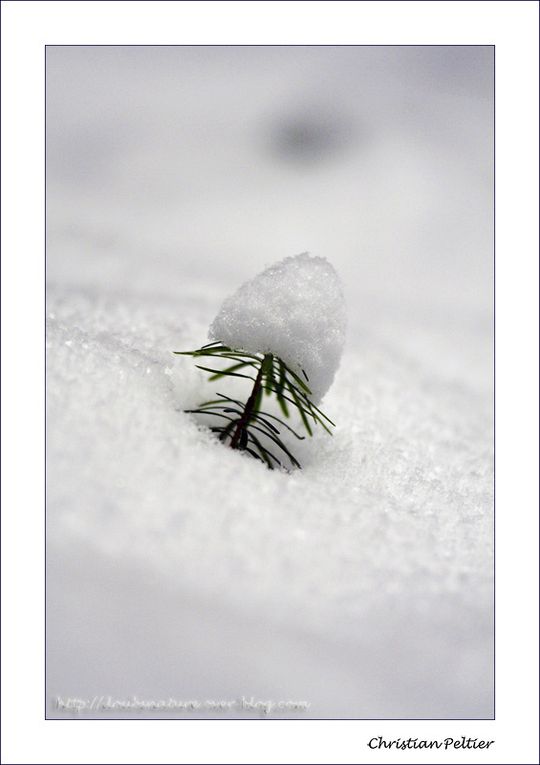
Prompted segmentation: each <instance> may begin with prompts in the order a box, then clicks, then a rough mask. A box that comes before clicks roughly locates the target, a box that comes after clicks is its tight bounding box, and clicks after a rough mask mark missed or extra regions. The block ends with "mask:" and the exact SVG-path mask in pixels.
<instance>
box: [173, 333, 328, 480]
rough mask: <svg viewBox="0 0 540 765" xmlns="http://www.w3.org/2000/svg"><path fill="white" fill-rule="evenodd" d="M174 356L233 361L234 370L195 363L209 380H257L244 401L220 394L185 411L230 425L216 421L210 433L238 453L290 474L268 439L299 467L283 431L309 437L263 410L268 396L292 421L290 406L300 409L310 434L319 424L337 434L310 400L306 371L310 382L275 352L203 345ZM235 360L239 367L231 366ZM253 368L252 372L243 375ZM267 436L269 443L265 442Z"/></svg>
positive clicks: (303, 422)
mask: <svg viewBox="0 0 540 765" xmlns="http://www.w3.org/2000/svg"><path fill="white" fill-rule="evenodd" d="M173 353H175V354H177V355H179V356H192V357H193V358H196V359H198V358H201V357H211V358H212V360H224V361H228V362H229V366H224V367H223V368H222V369H219V368H218V369H216V368H211V367H206V366H202V365H200V364H196V367H197V368H198V369H201V370H203V371H204V372H208V373H209V374H210V377H209V381H210V382H213V381H214V380H222V379H224V378H226V377H240V378H244V379H246V380H251V381H252V382H253V387H252V390H251V393H250V395H249V397H248V399H247V401H246V402H245V403H243V402H242V401H240V400H238V399H235V398H230V397H229V396H226V395H224V394H222V393H218V394H217V395H218V396H219V398H217V399H212V400H211V401H206V402H205V403H203V404H201V405H200V406H199V407H197V409H186V410H185V411H186V412H187V413H189V414H195V415H208V416H212V417H215V418H219V419H220V420H225V421H226V424H225V423H224V424H222V425H220V424H219V423H216V424H215V425H212V427H210V430H211V431H212V432H213V433H215V434H216V435H217V436H218V438H219V440H220V441H222V442H223V443H227V442H228V446H230V447H231V448H233V449H237V450H239V451H243V452H246V453H247V454H249V455H250V456H252V457H253V458H254V459H256V460H258V461H260V462H263V463H264V464H265V465H266V466H267V467H268V468H269V469H270V470H274V469H275V468H276V467H278V468H281V469H283V470H287V466H286V465H284V464H283V462H282V461H281V460H280V459H279V458H278V457H276V455H275V454H274V453H273V451H270V450H269V448H268V446H267V445H266V441H268V442H270V444H274V445H275V446H277V447H278V449H279V450H280V451H281V452H283V454H285V455H286V457H287V458H288V461H289V463H290V465H291V466H292V467H297V468H300V467H301V465H300V463H299V462H298V460H297V459H296V457H295V456H294V455H293V454H292V453H291V451H290V449H289V448H288V447H287V446H286V445H285V443H284V442H283V441H282V439H281V430H280V428H285V429H286V430H288V431H289V432H290V433H292V434H293V435H294V436H295V437H296V438H297V439H300V440H303V439H305V436H302V435H300V434H299V433H297V432H296V430H294V429H293V428H292V427H291V426H290V425H288V424H287V423H286V422H284V421H283V420H282V419H280V418H279V417H277V416H276V415H275V414H271V413H270V412H267V411H263V410H262V409H261V405H262V400H263V396H264V394H265V393H266V397H268V398H270V397H273V398H274V399H275V401H276V402H277V404H278V406H279V408H280V410H281V413H282V414H283V416H284V417H286V418H287V419H289V418H290V416H291V412H290V409H289V407H288V406H287V403H289V404H290V405H291V406H292V407H294V408H296V409H297V410H298V414H299V416H300V420H301V422H302V424H303V427H304V429H305V431H306V432H307V434H308V435H309V436H312V435H313V427H314V426H316V425H321V427H322V428H324V430H325V431H326V432H327V433H329V434H330V435H332V431H331V430H330V428H329V425H330V426H333V427H335V424H334V423H333V422H332V420H331V419H330V418H329V417H327V415H325V414H324V413H323V412H321V410H320V409H318V408H317V407H316V406H315V404H313V402H312V401H311V400H310V398H309V397H310V396H311V389H310V388H309V386H308V384H307V383H309V378H308V376H307V374H306V373H305V371H304V370H303V369H302V370H301V373H302V375H303V376H304V377H305V379H306V382H304V380H302V378H301V377H300V375H299V374H297V373H296V372H294V371H293V370H292V369H291V368H290V367H289V366H287V365H286V364H285V363H284V362H283V361H282V360H281V359H280V358H278V357H277V356H275V355H274V354H271V353H266V354H263V353H258V354H253V353H248V352H246V351H242V350H237V349H234V348H229V347H228V346H226V345H223V343H220V342H214V343H209V344H207V345H203V346H202V347H201V348H198V349H197V350H194V351H173ZM231 361H233V362H234V363H233V364H230V362H231ZM239 370H242V371H239ZM248 370H249V372H250V374H244V372H247V371H248ZM252 375H255V377H253V376H252ZM266 397H265V398H266ZM323 420H325V421H326V422H324V421H323ZM274 423H275V424H274ZM263 438H264V439H265V441H263V440H262V439H263Z"/></svg>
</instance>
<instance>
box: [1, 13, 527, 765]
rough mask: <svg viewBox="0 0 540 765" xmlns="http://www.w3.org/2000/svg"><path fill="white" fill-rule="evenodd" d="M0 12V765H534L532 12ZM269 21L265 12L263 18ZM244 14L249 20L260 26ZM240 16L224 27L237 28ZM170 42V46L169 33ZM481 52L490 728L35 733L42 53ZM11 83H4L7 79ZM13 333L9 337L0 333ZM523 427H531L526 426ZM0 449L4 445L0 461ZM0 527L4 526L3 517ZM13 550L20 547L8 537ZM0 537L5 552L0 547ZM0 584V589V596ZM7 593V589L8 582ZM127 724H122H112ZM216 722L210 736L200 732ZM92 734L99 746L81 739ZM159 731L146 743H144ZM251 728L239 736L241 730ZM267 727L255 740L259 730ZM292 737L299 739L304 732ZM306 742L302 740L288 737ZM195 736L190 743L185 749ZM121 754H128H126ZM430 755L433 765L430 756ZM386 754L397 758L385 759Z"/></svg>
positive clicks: (361, 725) (39, 729)
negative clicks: (0, 555) (371, 47)
mask: <svg viewBox="0 0 540 765" xmlns="http://www.w3.org/2000/svg"><path fill="white" fill-rule="evenodd" d="M231 5H233V6H234V5H235V4H228V3H218V4H212V3H205V4H201V3H198V4H177V3H164V4H160V3H153V4H151V9H150V8H149V7H148V6H147V5H146V4H143V3H138V4H128V3H106V4H101V3H89V4H85V3H69V4H68V3H56V4H55V3H35V4H34V3H9V2H8V3H4V4H3V6H2V10H3V35H4V37H3V46H2V49H3V51H2V53H3V60H2V64H3V66H2V71H3V78H4V80H3V88H2V91H3V99H4V102H3V114H4V119H5V125H4V129H3V133H2V135H3V147H2V148H3V188H4V195H3V200H4V209H3V240H2V245H3V248H2V251H3V301H2V305H3V328H4V329H3V332H4V334H3V349H4V352H5V354H6V355H5V359H4V372H5V373H6V377H5V381H4V382H3V388H2V390H3V407H4V420H3V428H4V429H5V430H4V431H3V440H4V460H5V463H4V468H3V478H4V481H3V492H4V493H3V500H4V502H3V508H4V520H3V522H4V524H5V528H4V531H5V533H4V537H3V538H4V544H5V545H6V547H5V550H4V565H5V566H8V565H9V566H10V582H9V589H7V590H6V591H5V592H4V603H5V606H6V618H5V620H4V624H5V625H6V623H7V625H8V626H9V627H10V628H11V627H13V628H15V629H16V632H15V630H14V632H7V634H6V636H5V639H4V641H3V648H4V662H5V664H4V678H3V681H4V683H5V686H4V693H5V696H4V711H5V715H6V719H5V728H4V730H5V731H8V730H9V732H10V735H9V734H8V735H9V738H8V736H5V741H6V740H7V743H5V749H4V761H6V762H32V761H33V762H74V761H80V762H98V761H109V762H113V761H116V762H125V761H133V762H153V761H158V762H178V761H184V762H211V761H214V762H253V761H257V760H258V761H266V762H279V761H289V762H290V761H296V762H306V761H312V762H317V761H318V762H333V761H342V762H356V761H366V762H395V761H401V760H403V761H409V762H418V761H426V762H428V761H429V762H433V761H447V762H456V761H460V762H474V761H479V762H524V763H528V762H535V761H536V757H537V754H536V751H535V747H536V741H537V729H536V721H537V708H536V702H537V693H536V688H535V685H534V681H535V679H536V677H537V675H538V673H537V664H536V656H537V651H536V645H537V634H536V625H537V619H536V616H535V604H536V603H537V597H536V593H535V591H534V587H535V582H536V571H537V566H536V541H537V536H538V535H537V529H536V523H537V522H536V518H537V502H536V498H535V492H536V483H537V482H536V476H537V464H538V460H537V439H536V437H535V428H536V423H537V420H538V417H537V408H536V406H537V405H536V387H537V385H536V370H537V364H536V363H535V350H536V348H537V342H536V339H535V337H534V336H533V333H534V331H535V329H533V327H534V328H536V324H537V321H536V316H537V313H536V304H537V303H536V285H537V246H536V242H535V238H536V233H537V226H536V221H535V217H536V216H535V214H536V211H537V209H538V204H537V202H538V199H537V183H536V170H537V166H538V162H537V148H536V146H537V141H536V135H537V113H538V110H537V102H536V96H537V82H535V81H534V80H535V79H536V70H537V66H536V63H537V38H536V30H537V6H536V4H533V3H511V4H507V3H465V4H461V3H434V4H431V3H418V4H414V3H374V4H369V3H368V4H357V3H354V4H353V3H344V4H338V3H332V4H331V5H326V4H320V3H317V4H313V3H286V4H281V3H269V4H267V3H258V4H256V5H255V4H251V3H250V4H248V3H239V4H236V7H235V8H233V7H231ZM267 8H268V10H269V12H266V10H267ZM261 17H262V18H263V19H264V24H262V23H261ZM240 20H241V21H240ZM171 28H173V29H174V40H171V36H170V31H168V30H170V29H171ZM96 42H99V43H120V42H121V43H132V44H137V43H170V42H174V43H205V44H212V43H220V42H221V43H222V42H226V43H230V44H234V43H252V44H265V43H281V44H287V43H310V44H314V43H329V42H331V43H354V44H367V43H379V44H380V43H384V44H399V43H401V44H404V43H407V44H422V43H424V44H425V43H430V44H433V43H436V44H493V43H494V44H496V46H497V49H496V51H497V52H496V61H497V80H496V82H497V247H498V249H497V405H498V420H497V545H498V546H497V556H498V558H497V566H498V579H497V662H498V667H497V706H496V716H497V719H496V721H495V722H471V723H465V722H463V723H459V722H457V723H456V722H447V723H440V722H436V721H433V722H426V723H420V722H414V723H413V722H399V723H398V722H393V723H389V722H380V723H370V722H324V723H318V722H299V723H293V722H277V721H273V722H271V723H268V724H266V725H265V724H264V723H259V722H255V721H246V722H239V721H233V722H208V723H207V722H203V721H193V722H189V721H181V722H169V721H166V722H160V721H156V722H144V723H137V724H134V723H133V722H110V721H107V722H103V723H93V724H92V725H91V726H90V724H88V723H85V722H82V723H77V722H72V721H70V722H68V723H56V722H48V723H46V722H44V721H43V720H42V719H41V718H42V708H43V703H42V688H43V645H42V634H43V630H42V617H43V590H42V578H41V573H42V571H43V538H42V523H41V519H42V511H43V499H42V486H43V480H42V478H43V448H42V445H43V428H42V424H41V423H42V409H43V392H42V381H43V356H42V351H43V348H42V346H43V336H42V323H41V322H42V315H43V302H42V301H43V258H42V253H43V228H42V226H43V86H44V79H43V63H44V60H43V59H44V56H43V52H44V51H43V45H44V44H54V43H57V44H58V43H70V44H80V43H96ZM14 72H15V73H16V75H15V76H14V75H13V73H14ZM14 329H15V330H16V331H14ZM531 426H532V427H531ZM8 447H9V448H8ZM8 514H9V517H8ZM17 539H18V540H23V539H24V545H22V544H17V543H16V540H17ZM6 542H7V544H6ZM6 580H7V577H4V583H5V585H8V582H7V581H6ZM13 582H16V586H15V587H13ZM126 725H127V726H129V725H130V726H131V727H130V728H129V729H128V728H126V727H125V726H126ZM208 725H214V726H216V725H219V726H220V727H219V729H217V730H218V733H219V734H221V735H219V736H214V737H212V739H211V740H210V739H209V737H206V736H203V731H204V733H206V731H205V726H208ZM96 726H97V727H99V728H100V735H99V736H98V735H96V730H97V728H96ZM154 726H160V728H159V733H158V735H156V731H155V730H153V728H154ZM250 726H251V727H250ZM269 726H270V727H269ZM303 726H305V727H308V731H306V729H305V727H303ZM212 732H215V731H214V730H213V729H212ZM306 733H308V735H306ZM375 735H384V736H385V737H386V738H396V737H398V736H401V737H404V738H408V737H410V736H413V737H416V736H418V737H422V738H444V737H446V736H456V737H458V736H460V735H468V736H473V737H481V738H485V739H493V738H495V739H496V741H497V744H496V749H493V748H492V749H491V750H488V751H487V752H485V751H483V752H482V751H477V752H474V753H471V752H465V753H462V752H461V751H460V750H452V754H449V753H448V754H447V755H446V757H445V755H444V754H442V753H437V754H433V753H432V752H430V754H429V755H426V756H425V757H424V758H423V759H422V756H421V754H419V753H418V752H399V753H395V754H394V755H393V756H392V757H388V756H387V755H385V754H383V753H377V752H371V751H370V750H369V749H367V747H366V742H367V741H368V740H369V738H371V737H372V736H375ZM203 741H204V744H203V743H202V742H203ZM128 746H131V747H133V748H132V750H131V751H130V750H129V749H128ZM437 757H439V759H438V760H437V759H436V758H437ZM398 758H399V759H398Z"/></svg>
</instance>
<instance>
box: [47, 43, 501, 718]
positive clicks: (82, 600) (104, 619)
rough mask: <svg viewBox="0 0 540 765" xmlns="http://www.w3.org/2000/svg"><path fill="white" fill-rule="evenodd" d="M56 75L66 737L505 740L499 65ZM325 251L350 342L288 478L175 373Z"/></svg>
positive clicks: (57, 512) (54, 548) (56, 365)
mask: <svg viewBox="0 0 540 765" xmlns="http://www.w3.org/2000/svg"><path fill="white" fill-rule="evenodd" d="M47 57H48V59H47V60H48V83H47V85H48V87H47V99H48V101H47V115H48V176H47V188H48V253H47V276H48V298H47V324H48V328H47V333H48V334H47V371H48V387H47V397H48V399H47V406H48V444H47V454H48V465H47V470H48V476H47V477H48V511H47V524H48V526H47V532H48V589H47V598H48V601H47V602H48V608H47V619H48V627H47V644H48V654H47V670H48V673H47V693H48V700H49V701H48V704H49V708H48V714H49V716H51V717H65V716H66V713H65V712H61V711H59V710H57V709H56V708H55V707H54V701H53V700H54V697H55V696H57V695H59V696H62V697H66V696H76V697H78V698H91V697H93V696H95V695H96V696H98V697H99V696H103V695H111V696H112V697H116V698H125V697H126V696H131V695H137V696H138V697H139V698H141V697H143V698H146V699H160V698H164V697H165V698H168V697H169V696H172V697H173V698H175V699H179V700H186V699H203V700H204V699H214V700H219V699H223V700H226V699H235V698H239V697H241V696H242V695H244V696H247V697H251V696H254V697H256V698H259V699H273V700H276V701H278V700H287V699H291V700H306V701H308V702H310V703H311V707H310V709H309V712H308V715H307V716H309V717H372V718H373V717H374V718H378V717H382V718H386V717H435V718H446V717H458V718H460V717H472V718H475V717H489V716H491V715H492V712H493V686H492V667H493V656H492V650H493V642H492V627H493V624H492V621H493V612H492V604H493V590H492V586H493V582H492V505H493V472H492V301H491V296H492V217H491V211H492V193H491V189H492V177H491V157H492V143H491V139H492V136H491V120H492V101H491V92H492V73H491V65H492V58H491V57H492V53H491V49H490V48H487V47H486V48H474V47H466V48H455V47H451V48H436V47H435V48H434V47H426V48H408V47H397V48H380V47H376V48H370V47H363V48H354V47H353V48H351V47H345V48H332V47H327V48H323V49H317V48H286V49H283V48H274V47H268V48H262V49H256V48H251V47H248V48H226V47H225V48H204V47H203V48H157V49H153V48H122V49H115V48H107V47H104V48H103V47H101V48H85V47H77V48H69V47H58V48H55V47H50V46H48V48H47ZM307 249H309V250H310V251H312V252H314V253H318V254H320V255H323V256H327V257H328V258H329V260H330V261H331V262H332V264H333V265H334V266H335V268H336V271H337V272H338V273H339V275H340V277H341V279H342V281H343V285H344V293H345V299H346V302H347V305H348V318H349V327H348V333H347V343H346V346H345V349H344V353H343V358H342V361H341V365H340V367H339V370H338V372H337V374H336V377H335V381H334V383H333V385H332V387H331V388H330V390H329V391H328V393H327V394H326V396H325V405H324V410H325V411H326V412H328V414H329V415H330V416H331V417H332V419H333V420H334V421H335V422H336V424H337V427H336V429H335V435H334V436H333V437H332V438H330V437H329V436H327V435H326V434H325V433H324V432H319V433H316V434H315V435H314V437H313V439H306V440H305V441H302V442H301V443H298V444H297V443H295V454H296V453H297V455H298V457H299V459H300V462H301V463H302V465H303V470H301V471H295V472H294V473H292V474H290V475H287V474H283V473H280V472H277V471H275V472H270V471H268V470H267V469H266V468H265V467H264V466H263V465H261V464H259V463H258V462H257V461H255V460H253V459H250V458H249V457H247V456H246V455H242V454H241V453H238V452H233V451H231V450H230V449H226V448H224V447H223V446H222V445H221V444H219V443H217V442H216V441H215V440H213V439H212V438H211V437H210V435H209V433H208V431H207V430H205V429H203V428H202V427H200V426H198V425H197V423H196V422H195V420H194V419H193V417H192V416H190V415H188V414H185V413H184V411H183V410H184V409H186V408H191V407H193V406H196V405H197V404H199V403H201V401H204V400H207V399H208V398H209V396H208V393H209V392H210V391H212V392H213V391H214V389H215V383H212V384H208V383H207V381H206V377H207V376H206V375H205V373H203V372H200V371H199V370H197V369H196V368H195V366H194V362H193V359H191V358H189V357H179V356H174V355H173V354H172V351H174V350H186V349H192V348H197V347H199V346H200V345H201V344H203V342H204V340H205V337H206V333H207V328H208V325H209V323H210V321H211V320H212V317H213V316H215V315H216V312H217V311H218V309H219V306H220V304H221V302H222V300H223V296H224V295H227V294H230V293H232V292H233V291H234V290H235V289H236V287H237V285H238V284H240V283H241V282H242V281H243V280H244V279H245V278H246V276H249V275H250V274H255V273H258V272H260V271H261V270H262V269H264V267H265V266H266V265H267V264H269V263H272V262H275V261H276V260H279V259H280V258H283V257H284V256H286V255H287V254H293V253H297V252H302V251H304V250H307ZM231 382H232V381H231ZM244 382H245V381H242V380H238V381H236V382H235V383H234V384H235V385H238V386H239V390H240V389H242V388H241V386H242V385H243V384H244ZM227 384H229V382H228V383H227ZM246 384H248V385H249V383H246ZM242 390H244V389H242ZM235 714H237V715H238V716H242V717H244V716H249V714H250V713H246V712H236V713H235ZM252 714H253V715H255V716H257V714H258V713H252ZM96 715H97V716H104V713H96V712H86V713H81V716H96ZM105 716H106V715H105ZM115 716H119V715H118V713H116V715H115ZM126 716H138V715H137V713H127V714H126ZM185 716H190V713H185ZM191 716H193V715H191ZM228 716H231V715H228ZM274 716H275V715H274ZM298 716H304V717H305V716H306V714H305V713H299V715H298Z"/></svg>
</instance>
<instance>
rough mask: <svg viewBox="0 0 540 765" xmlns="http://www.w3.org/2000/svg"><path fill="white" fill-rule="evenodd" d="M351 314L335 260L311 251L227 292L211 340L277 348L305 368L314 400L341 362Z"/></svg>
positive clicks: (297, 367) (268, 350) (251, 348)
mask: <svg viewBox="0 0 540 765" xmlns="http://www.w3.org/2000/svg"><path fill="white" fill-rule="evenodd" d="M346 323H347V318H346V309H345V299H344V297H343V291H342V288H341V283H340V280H339V277H338V275H337V273H336V272H335V270H334V268H333V266H332V265H331V264H330V263H329V262H328V261H327V260H326V259H325V258H321V257H317V256H311V255H309V254H308V253H307V252H305V253H302V254H301V255H294V256H292V257H288V258H284V260H280V261H278V262H277V263H274V264H273V265H272V266H270V267H269V268H267V269H265V270H264V271H263V272H262V273H260V274H259V275H258V276H256V277H255V278H254V279H251V280H250V281H248V282H245V284H243V285H242V286H241V287H240V288H239V289H238V290H237V291H236V292H235V293H234V294H233V295H231V296H230V297H228V298H227V299H226V300H225V301H224V303H223V305H222V306H221V309H220V311H219V313H218V315H217V316H216V318H215V319H214V321H213V323H212V325H211V326H210V330H209V334H208V336H209V338H210V339H211V340H219V341H220V342H222V343H224V344H225V345H228V346H230V347H232V348H236V349H238V350H240V349H241V350H244V351H248V352H250V353H257V352H258V353H273V354H275V355H276V356H278V357H279V358H280V359H282V361H284V362H285V364H287V365H288V366H290V367H291V368H292V369H293V370H302V369H303V370H304V372H305V373H306V375H307V377H308V379H309V387H310V389H311V391H312V394H313V395H312V399H313V401H314V402H315V403H317V402H318V401H320V399H321V398H322V397H323V396H324V394H325V393H326V391H327V390H328V389H329V387H330V385H331V384H332V381H333V379H334V376H335V373H336V371H337V368H338V366H339V362H340V359H341V353H342V350H343V344H344V341H345V328H346Z"/></svg>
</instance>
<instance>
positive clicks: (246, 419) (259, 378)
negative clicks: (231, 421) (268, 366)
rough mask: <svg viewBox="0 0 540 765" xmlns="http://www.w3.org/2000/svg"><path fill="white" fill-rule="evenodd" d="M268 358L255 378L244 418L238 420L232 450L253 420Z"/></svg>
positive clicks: (231, 443) (262, 362)
mask: <svg viewBox="0 0 540 765" xmlns="http://www.w3.org/2000/svg"><path fill="white" fill-rule="evenodd" d="M267 358H268V355H266V356H265V357H264V359H263V360H262V361H261V367H260V369H259V371H258V373H257V377H256V378H255V382H254V383H253V390H252V391H251V395H250V397H249V398H248V400H247V402H246V405H245V407H244V411H243V413H242V416H241V417H240V419H239V420H238V425H237V426H236V430H235V431H234V433H233V435H232V438H231V442H230V444H229V446H230V447H231V449H236V448H237V445H238V442H239V440H240V437H241V435H242V431H243V430H244V429H245V427H246V426H247V424H248V423H249V421H250V419H251V415H252V414H253V409H254V407H255V402H256V401H257V396H258V394H259V391H260V389H261V385H262V377H263V369H264V364H265V361H266V359H267Z"/></svg>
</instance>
